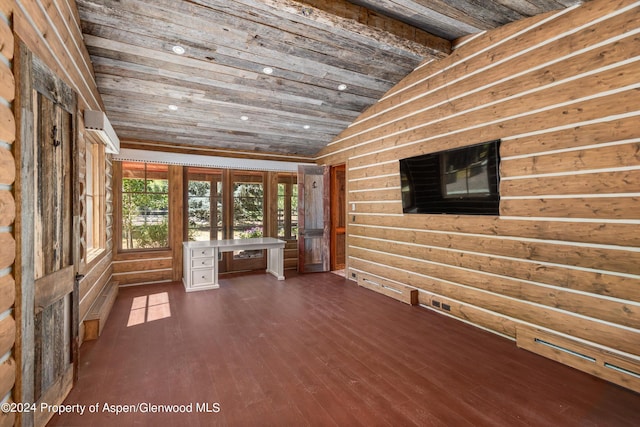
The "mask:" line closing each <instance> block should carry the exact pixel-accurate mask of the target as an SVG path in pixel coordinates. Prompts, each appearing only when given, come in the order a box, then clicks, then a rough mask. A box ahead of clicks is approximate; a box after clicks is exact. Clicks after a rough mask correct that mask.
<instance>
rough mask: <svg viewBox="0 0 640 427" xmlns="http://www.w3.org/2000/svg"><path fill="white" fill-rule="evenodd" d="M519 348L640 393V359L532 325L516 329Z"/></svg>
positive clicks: (519, 326)
mask: <svg viewBox="0 0 640 427" xmlns="http://www.w3.org/2000/svg"><path fill="white" fill-rule="evenodd" d="M516 344H517V345H518V347H520V348H523V349H525V350H529V351H531V352H534V353H537V354H539V355H541V356H545V357H548V358H549V359H553V360H555V361H557V362H560V363H563V364H565V365H569V366H571V367H574V368H576V369H579V370H581V371H584V372H587V373H589V374H592V375H595V376H597V377H600V378H603V379H605V380H607V381H611V382H612V383H615V384H618V385H620V386H622V387H625V388H628V389H631V390H634V391H636V392H639V393H640V360H638V359H635V358H632V357H627V356H625V355H622V354H618V353H614V352H612V351H607V350H606V349H603V348H600V347H597V346H595V345H589V344H588V343H584V342H582V341H578V340H574V339H571V338H568V337H565V336H562V335H559V334H554V333H553V332H549V331H545V330H541V329H537V328H534V327H530V326H525V325H518V326H517V328H516Z"/></svg>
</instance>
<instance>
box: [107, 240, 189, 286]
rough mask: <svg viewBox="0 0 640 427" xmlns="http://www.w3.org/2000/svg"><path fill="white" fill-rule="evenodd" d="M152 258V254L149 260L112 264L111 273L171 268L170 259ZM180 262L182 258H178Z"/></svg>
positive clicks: (171, 261)
mask: <svg viewBox="0 0 640 427" xmlns="http://www.w3.org/2000/svg"><path fill="white" fill-rule="evenodd" d="M180 245H182V240H180ZM152 256H153V255H152V254H149V255H148V257H149V259H138V260H127V261H119V262H117V263H114V264H113V272H114V273H117V274H120V273H131V272H136V271H147V270H158V269H163V268H172V267H173V263H174V261H173V259H172V258H152ZM180 262H182V258H180ZM180 277H182V276H180Z"/></svg>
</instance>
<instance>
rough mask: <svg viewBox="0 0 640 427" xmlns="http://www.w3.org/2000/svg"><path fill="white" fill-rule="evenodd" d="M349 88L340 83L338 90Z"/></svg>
mask: <svg viewBox="0 0 640 427" xmlns="http://www.w3.org/2000/svg"><path fill="white" fill-rule="evenodd" d="M346 89H347V85H346V84H344V83H342V84H340V85H338V90H346Z"/></svg>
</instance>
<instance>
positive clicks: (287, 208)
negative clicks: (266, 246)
mask: <svg viewBox="0 0 640 427" xmlns="http://www.w3.org/2000/svg"><path fill="white" fill-rule="evenodd" d="M297 235H298V185H297V175H296V174H295V173H293V174H284V173H282V174H278V237H280V238H282V239H287V240H291V239H296V237H297Z"/></svg>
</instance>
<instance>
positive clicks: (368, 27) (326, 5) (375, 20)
mask: <svg viewBox="0 0 640 427" xmlns="http://www.w3.org/2000/svg"><path fill="white" fill-rule="evenodd" d="M260 2H261V3H264V4H266V5H268V6H271V7H274V8H277V9H279V10H282V11H285V12H287V13H291V14H295V15H299V16H301V17H304V18H306V19H310V20H313V21H315V22H318V23H319V24H323V25H328V26H331V27H333V28H336V29H341V30H345V31H350V32H354V33H357V34H361V35H363V36H366V37H370V38H373V39H375V40H377V41H379V42H384V43H386V44H388V45H390V46H394V47H396V48H399V49H404V50H407V51H409V52H412V53H414V54H416V55H420V56H422V57H424V58H425V59H426V58H434V59H435V58H444V57H446V56H447V55H449V54H450V53H451V42H450V41H449V40H446V39H443V38H441V37H438V36H435V35H433V34H430V33H428V32H426V31H423V30H421V29H419V28H416V27H413V26H411V25H408V24H405V23H403V22H400V21H398V20H395V19H393V18H389V17H387V16H384V15H380V14H378V13H376V12H374V11H372V10H369V9H366V8H364V7H362V6H358V5H355V4H352V3H349V2H347V1H346V0H332V1H330V2H328V1H326V0H300V1H294V0H260Z"/></svg>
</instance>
